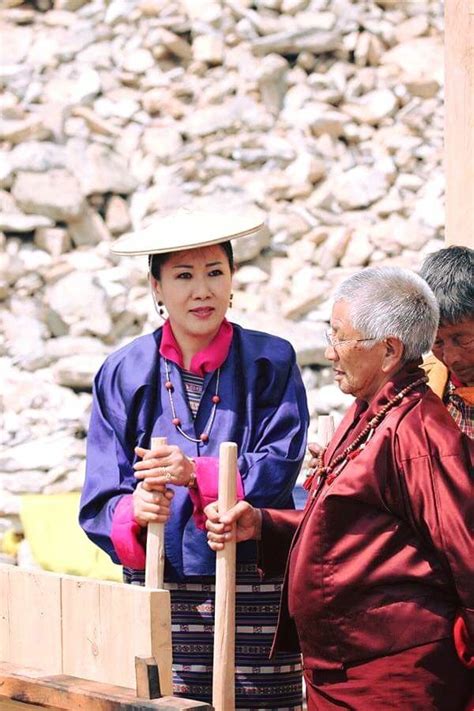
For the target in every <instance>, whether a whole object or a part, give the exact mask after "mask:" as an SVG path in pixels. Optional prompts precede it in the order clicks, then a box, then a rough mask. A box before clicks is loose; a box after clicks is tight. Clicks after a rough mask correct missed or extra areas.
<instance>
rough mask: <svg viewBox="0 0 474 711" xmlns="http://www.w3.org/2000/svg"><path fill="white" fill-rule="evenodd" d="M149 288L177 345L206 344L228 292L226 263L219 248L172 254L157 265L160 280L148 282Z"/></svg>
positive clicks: (217, 324) (229, 282)
mask: <svg viewBox="0 0 474 711" xmlns="http://www.w3.org/2000/svg"><path fill="white" fill-rule="evenodd" d="M152 284H153V286H154V288H155V290H156V295H157V298H158V299H159V300H161V301H163V303H164V305H165V306H166V309H167V311H168V314H169V318H170V323H171V326H172V328H173V333H174V335H175V337H176V338H177V339H178V341H179V338H180V337H184V338H189V337H192V338H196V337H197V338H200V337H202V338H203V340H208V339H209V338H212V337H213V336H214V335H215V334H216V333H217V331H218V329H219V327H220V325H221V323H222V321H223V319H224V316H225V313H226V311H227V307H228V306H229V300H230V293H231V289H232V273H231V270H230V265H229V261H228V259H227V256H226V254H225V252H224V250H223V249H222V247H221V246H220V245H213V246H210V247H200V248H198V249H189V250H185V251H182V252H175V253H172V254H171V256H170V257H169V259H167V260H166V262H165V263H164V264H162V265H161V270H160V280H159V281H157V280H156V279H153V278H152Z"/></svg>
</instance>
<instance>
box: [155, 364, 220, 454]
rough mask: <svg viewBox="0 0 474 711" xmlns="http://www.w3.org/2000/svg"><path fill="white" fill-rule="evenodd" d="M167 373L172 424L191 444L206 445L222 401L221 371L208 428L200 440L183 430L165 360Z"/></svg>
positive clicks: (218, 370)
mask: <svg viewBox="0 0 474 711" xmlns="http://www.w3.org/2000/svg"><path fill="white" fill-rule="evenodd" d="M165 371H166V382H165V388H166V391H167V393H168V398H169V401H170V407H171V414H172V416H173V417H172V420H171V422H172V424H173V425H174V426H175V427H176V429H177V430H178V432H179V434H180V435H182V436H183V437H185V438H186V439H187V440H189V442H194V443H195V444H206V442H208V441H209V437H210V434H211V429H212V425H213V424H214V419H215V417H216V410H217V406H218V404H219V403H220V401H221V398H220V396H219V383H220V377H221V369H220V368H218V369H217V376H216V390H215V393H214V395H213V396H212V398H211V400H212V410H211V414H210V415H209V419H208V421H207V424H206V427H205V428H204V432H202V433H201V434H200V435H199V438H198V439H196V437H190V436H189V435H188V434H186V432H185V431H184V430H183V429H182V427H181V420H180V419H179V417H178V416H177V415H176V408H175V406H174V400H173V390H174V385H173V383H172V382H171V379H170V368H169V362H168V360H167V359H166V358H165Z"/></svg>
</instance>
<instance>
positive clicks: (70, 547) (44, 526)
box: [20, 493, 122, 582]
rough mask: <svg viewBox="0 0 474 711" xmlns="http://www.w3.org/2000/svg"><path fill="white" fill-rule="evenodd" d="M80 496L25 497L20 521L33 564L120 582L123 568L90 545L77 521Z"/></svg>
mask: <svg viewBox="0 0 474 711" xmlns="http://www.w3.org/2000/svg"><path fill="white" fill-rule="evenodd" d="M79 497H80V495H79V493H70V494H51V495H45V494H25V495H23V496H22V497H21V509H20V518H21V522H22V524H23V530H24V532H25V537H26V539H27V540H28V543H29V545H30V548H31V551H32V553H33V556H34V558H35V560H36V562H37V563H38V564H39V565H40V566H41V567H42V568H44V569H45V570H50V571H53V572H55V573H67V574H69V575H82V576H85V577H88V578H98V579H101V580H116V581H119V582H121V581H122V568H121V566H119V565H115V564H114V563H112V561H111V560H110V558H109V556H108V555H107V554H106V553H104V552H103V551H102V550H100V548H98V547H97V546H95V545H94V544H93V543H91V542H90V541H89V539H88V538H87V536H86V534H85V533H84V531H83V530H82V529H81V527H80V526H79V523H78V521H77V517H78V512H79Z"/></svg>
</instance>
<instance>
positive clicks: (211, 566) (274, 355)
mask: <svg viewBox="0 0 474 711" xmlns="http://www.w3.org/2000/svg"><path fill="white" fill-rule="evenodd" d="M259 227H260V224H259V223H256V222H255V218H252V217H249V216H247V215H245V214H237V215H234V214H232V213H229V212H228V211H221V212H219V213H212V214H210V213H206V212H197V211H194V212H193V211H188V212H186V211H184V212H181V213H177V214H176V215H173V216H169V217H167V218H162V219H161V220H157V221H155V222H154V223H153V224H152V226H151V227H150V228H148V230H146V231H144V232H143V233H142V234H141V235H138V236H124V237H123V238H121V239H120V240H118V242H116V243H115V244H114V247H113V249H114V251H116V252H117V253H119V254H145V255H146V254H149V255H150V257H149V268H150V280H151V288H152V294H153V298H154V299H155V300H156V302H157V309H158V311H159V312H160V314H162V315H164V312H165V309H166V311H167V313H168V316H167V318H166V320H165V321H164V323H163V325H162V326H161V327H159V328H158V329H157V330H156V331H154V332H153V333H151V334H149V335H145V336H141V337H139V338H137V339H135V340H134V341H132V342H131V343H130V344H128V345H126V346H125V347H123V348H121V349H120V350H118V351H117V352H116V353H114V354H112V355H111V356H109V357H108V358H107V360H106V362H105V363H104V365H103V366H102V368H101V370H100V371H99V373H98V375H97V376H96V379H95V384H94V396H93V410H92V416H91V423H90V429H89V434H88V440H87V472H86V479H85V483H84V488H83V492H82V500H81V511H80V523H81V525H82V527H83V528H84V530H85V531H86V533H87V535H88V536H89V537H90V538H91V540H92V541H94V542H95V543H96V544H97V545H98V546H100V547H101V548H103V549H104V550H105V551H106V552H107V553H108V554H109V555H110V557H111V558H112V560H114V561H115V562H117V563H121V564H122V565H123V566H124V579H125V581H126V582H130V583H143V580H144V567H145V541H146V529H147V525H148V524H149V523H150V522H165V521H166V522H167V523H166V528H165V553H166V562H165V587H166V588H168V589H169V590H170V594H171V610H172V625H173V627H172V643H173V675H174V678H173V684H174V694H175V695H177V696H185V697H189V698H192V699H195V700H201V701H206V702H210V701H211V696H212V664H213V605H214V574H215V555H214V553H213V552H212V551H211V550H210V549H209V547H208V546H207V539H206V532H205V530H204V520H205V518H204V514H203V507H204V506H205V504H206V503H208V502H209V501H213V500H214V499H215V498H216V495H217V474H218V454H219V446H220V444H221V442H225V441H232V442H236V443H237V445H238V451H239V460H238V465H239V483H238V489H239V491H240V496H241V497H244V498H245V499H246V500H248V501H249V502H251V503H252V504H254V505H255V506H271V507H274V508H277V509H278V508H292V507H293V497H292V490H293V487H294V484H295V480H296V478H297V475H298V471H299V469H300V466H301V463H302V460H303V456H304V450H305V445H306V431H307V427H308V420H309V416H308V409H307V404H306V395H305V391H304V387H303V383H302V380H301V376H300V373H299V370H298V366H297V364H296V357H295V352H294V350H293V348H292V346H291V345H290V344H289V343H288V342H287V341H285V340H283V339H281V338H277V337H274V336H270V335H268V334H266V333H261V332H258V331H251V330H247V329H244V328H241V327H239V326H237V325H236V324H233V323H230V322H229V321H228V320H227V319H226V312H227V310H228V308H229V306H230V305H231V301H232V273H233V270H234V264H233V253H232V247H231V243H230V241H229V239H230V238H231V237H232V238H236V237H239V236H244V235H247V234H251V233H253V232H256V230H257V228H259ZM152 436H161V437H167V442H168V443H167V444H166V445H162V446H159V447H156V448H154V449H151V445H150V442H151V438H152ZM165 487H166V489H165ZM237 561H238V563H237V587H236V590H237V599H236V610H237V619H236V624H237V635H236V708H237V709H257V708H258V709H260V708H268V709H274V710H275V709H280V708H282V709H285V710H287V709H291V710H295V711H296V710H297V709H298V710H299V709H301V706H302V671H301V659H300V656H299V654H298V653H297V652H296V653H295V652H290V653H289V654H282V655H281V656H279V657H278V658H277V659H275V661H274V662H271V661H270V660H269V650H270V645H271V639H272V636H273V631H274V629H275V627H276V621H277V611H278V601H279V596H280V588H281V582H282V578H281V576H280V577H278V576H276V577H275V578H274V579H272V580H271V581H270V582H269V583H268V584H267V583H266V584H264V585H262V584H261V581H260V578H259V576H258V574H257V569H256V546H255V544H254V543H243V544H242V545H240V546H239V547H238V553H237Z"/></svg>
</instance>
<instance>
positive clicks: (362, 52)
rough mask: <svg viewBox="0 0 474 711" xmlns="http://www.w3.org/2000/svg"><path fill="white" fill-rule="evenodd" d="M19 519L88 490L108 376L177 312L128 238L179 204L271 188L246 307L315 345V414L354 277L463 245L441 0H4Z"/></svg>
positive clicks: (3, 367)
mask: <svg viewBox="0 0 474 711" xmlns="http://www.w3.org/2000/svg"><path fill="white" fill-rule="evenodd" d="M0 22H1V35H2V41H1V47H0V57H1V69H0V84H1V88H2V94H1V97H0V106H1V115H2V117H1V120H0V142H1V148H2V152H1V154H0V230H1V231H2V232H1V233H0V300H1V309H2V310H1V321H0V378H1V382H2V387H1V391H0V407H1V408H2V423H1V427H0V540H1V538H2V536H3V534H4V532H5V531H6V530H7V529H8V528H10V527H11V526H12V524H13V525H15V526H18V525H19V523H18V518H17V514H18V510H19V495H20V494H21V493H25V492H29V493H39V492H44V493H53V492H64V491H70V490H77V489H79V488H80V486H81V483H82V480H83V476H84V456H85V437H86V433H87V423H88V417H89V412H90V406H91V382H92V378H93V375H94V373H95V371H96V370H97V369H98V367H99V365H100V364H101V362H102V361H103V359H104V357H105V356H106V355H107V353H109V352H110V351H111V350H114V349H116V348H117V347H118V346H120V345H122V344H123V343H124V342H126V341H128V340H129V339H131V338H133V337H135V336H137V335H139V334H141V333H143V332H148V331H150V330H152V329H153V328H154V327H156V324H157V321H158V318H157V316H156V314H155V313H154V311H153V308H152V303H151V299H150V296H149V291H148V287H147V283H146V267H145V261H144V260H141V259H138V258H128V259H125V258H116V257H113V256H111V254H110V252H109V247H110V243H111V241H112V240H114V239H115V238H116V237H117V236H119V235H120V234H122V233H123V232H124V231H129V230H130V229H133V228H137V227H140V226H142V225H145V224H146V223H147V221H148V220H149V219H150V217H151V216H152V215H153V214H155V213H157V212H160V211H167V210H170V209H174V208H176V207H179V206H181V205H189V204H191V203H196V202H197V203H206V202H207V203H209V202H210V203H211V204H217V205H222V206H226V205H235V206H240V205H253V206H256V207H258V208H260V209H261V210H262V213H264V214H265V215H267V216H268V231H267V233H266V234H264V235H261V237H260V238H259V239H257V240H256V239H250V241H249V240H244V239H242V240H239V241H238V242H237V243H236V244H235V248H236V257H237V260H238V262H239V268H238V270H237V273H236V277H235V294H234V309H233V312H232V314H231V318H232V319H233V320H236V321H238V322H241V323H243V324H245V325H250V326H253V327H254V328H262V329H264V330H267V331H271V332H274V333H277V334H280V335H283V336H286V337H287V338H289V339H290V340H291V341H292V342H293V343H294V345H295V347H296V349H297V352H298V358H299V362H300V365H301V367H302V371H303V377H304V380H305V383H306V385H307V388H308V397H309V404H310V409H311V413H312V415H313V425H312V431H311V435H310V436H311V437H314V435H315V427H316V417H317V415H318V414H323V413H330V412H332V413H335V414H336V415H338V416H340V413H341V412H342V411H343V410H344V408H345V407H346V406H347V402H348V400H349V401H350V398H347V397H346V396H343V395H341V394H340V393H339V390H338V388H337V387H335V386H334V385H332V384H331V374H330V371H329V370H328V368H327V367H325V361H324V357H323V351H324V339H323V333H324V330H325V328H326V326H327V323H326V322H327V319H328V315H329V308H330V301H329V300H330V297H331V293H332V290H333V288H334V286H335V284H337V283H338V282H339V281H340V280H341V279H342V278H344V277H346V276H347V275H348V274H350V273H352V272H353V271H354V270H357V269H359V268H361V267H362V266H365V265H367V264H399V265H403V266H407V267H410V268H413V269H417V268H418V266H419V265H420V263H421V261H422V259H423V256H424V255H425V253H427V252H428V251H433V250H436V249H439V248H440V247H442V246H443V244H442V240H443V219H444V218H443V174H442V166H441V161H442V122H443V115H442V101H443V96H442V86H443V75H442V63H443V44H442V42H443V40H442V30H443V12H442V5H441V3H440V2H438V1H430V0H423V1H421V0H420V1H419V2H406V1H403V2H397V1H395V0H379V2H372V1H369V0H358V1H356V2H350V1H349V0H254V1H252V0H226V2H223V3H222V4H220V3H216V2H212V0H112V1H111V2H110V3H106V2H104V0H94V1H93V2H84V0H55V1H54V5H53V4H52V3H51V1H50V0H37V2H35V3H34V4H33V5H32V4H22V3H21V0H19V2H18V1H17V0H4V2H3V5H2V9H1V11H0Z"/></svg>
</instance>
